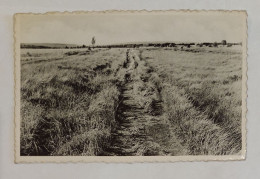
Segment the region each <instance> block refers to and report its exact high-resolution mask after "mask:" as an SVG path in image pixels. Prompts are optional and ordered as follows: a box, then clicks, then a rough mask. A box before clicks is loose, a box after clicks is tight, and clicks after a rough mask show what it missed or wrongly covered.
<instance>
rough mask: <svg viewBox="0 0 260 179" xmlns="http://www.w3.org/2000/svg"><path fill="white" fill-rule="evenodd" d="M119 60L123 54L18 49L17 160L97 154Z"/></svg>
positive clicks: (111, 108) (110, 112)
mask: <svg viewBox="0 0 260 179" xmlns="http://www.w3.org/2000/svg"><path fill="white" fill-rule="evenodd" d="M124 58H125V50H124V49H123V50H120V49H119V50H116V49H111V50H99V49H95V50H93V51H88V50H86V49H85V50H80V51H78V50H77V51H68V50H59V49H56V50H49V49H48V50H44V49H41V50H32V49H30V50H28V49H22V54H21V64H22V66H21V116H22V121H21V155H100V154H101V153H102V150H103V147H104V146H107V143H109V137H110V134H111V128H112V127H113V125H114V123H115V113H114V112H115V108H116V107H117V105H118V96H119V91H118V88H117V85H119V83H120V75H119V72H118V70H119V68H120V65H122V64H123V61H124ZM117 75H118V76H117Z"/></svg>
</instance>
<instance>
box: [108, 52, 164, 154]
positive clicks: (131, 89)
mask: <svg viewBox="0 0 260 179" xmlns="http://www.w3.org/2000/svg"><path fill="white" fill-rule="evenodd" d="M123 68H125V69H126V74H125V83H124V85H123V87H122V89H121V97H120V98H121V103H120V105H119V107H118V110H117V121H118V127H117V128H116V130H115V131H114V132H113V134H112V139H111V140H112V144H111V147H110V155H119V156H132V155H157V154H158V150H159V149H158V148H160V145H159V144H158V143H157V142H156V141H155V139H157V140H160V141H163V140H165V139H164V138H165V136H167V134H166V133H167V130H163V129H164V126H163V124H161V122H160V121H161V119H160V116H161V115H162V105H161V101H160V94H159V93H158V92H157V93H156V92H155V91H153V92H152V93H151V94H149V95H150V97H151V96H154V97H155V98H154V99H153V100H152V101H150V103H149V105H150V106H149V107H150V109H152V110H147V108H146V107H144V105H142V104H144V103H143V101H144V100H146V99H148V98H149V99H150V97H149V96H147V94H145V93H142V91H141V90H140V88H136V87H135V85H136V84H138V83H139V84H142V87H144V89H143V90H145V88H146V87H147V83H149V80H148V78H149V74H148V73H147V71H146V70H145V69H146V67H145V66H144V63H141V61H140V58H139V56H138V55H137V52H134V51H130V50H128V51H127V52H126V61H125V64H124V65H123ZM141 73H145V75H146V78H141V75H142V74H141ZM153 88H156V87H155V86H153ZM158 131H159V133H160V136H158V135H156V134H157V133H158ZM166 138H167V137H166ZM160 154H161V153H160Z"/></svg>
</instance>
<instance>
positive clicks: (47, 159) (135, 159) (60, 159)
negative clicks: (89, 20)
mask: <svg viewBox="0 0 260 179" xmlns="http://www.w3.org/2000/svg"><path fill="white" fill-rule="evenodd" d="M112 13H113V14H116V13H117V14H118V13H121V14H127V13H128V14H129V13H139V14H140V13H143V14H149V13H158V14H159V13H185V14H187V13H238V14H241V13H244V18H245V19H243V20H244V23H245V24H244V28H245V29H244V30H245V34H244V35H245V37H244V38H243V42H242V44H243V59H242V121H241V122H242V129H241V130H242V150H241V152H240V154H239V155H225V156H125V157H123V156H102V157H101V156H44V157H43V156H20V100H19V99H20V45H19V43H20V41H19V35H18V28H20V24H19V23H18V21H19V20H18V18H19V16H21V15H55V14H60V15H65V14H66V15H79V14H84V15H85V14H112ZM247 18H248V14H247V11H246V10H189V9H180V10H172V9H170V10H145V9H144V10H105V11H71V12H70V11H64V12H58V11H51V12H46V13H16V14H14V16H13V32H14V35H13V37H14V128H15V130H14V162H15V163H93V162H99V163H100V162H103V163H146V162H149V163H150V162H198V161H200V162H209V161H234V160H236V161H237V160H245V159H246V152H247V150H246V146H247V144H246V142H247V140H246V135H247V128H246V124H247V118H246V115H247V111H248V109H247V96H248V95H247V79H248V76H247V70H248V66H247V65H248V63H247V56H248V54H247V53H248V21H247ZM18 87H19V88H18ZM17 99H18V100H17Z"/></svg>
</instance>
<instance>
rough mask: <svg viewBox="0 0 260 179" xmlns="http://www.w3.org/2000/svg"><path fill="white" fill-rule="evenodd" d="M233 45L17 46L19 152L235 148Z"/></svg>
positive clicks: (236, 60)
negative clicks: (122, 47) (76, 47)
mask: <svg viewBox="0 0 260 179" xmlns="http://www.w3.org/2000/svg"><path fill="white" fill-rule="evenodd" d="M240 48H241V46H234V47H218V48H215V47H191V48H180V47H172V48H140V49H134V50H133V49H131V50H127V49H120V48H118V49H116V48H112V49H92V50H87V49H74V50H72V49H21V117H22V120H21V145H20V146H21V155H118V153H116V152H117V151H118V150H120V149H122V150H123V148H124V149H125V151H127V152H125V153H123V154H122V151H120V152H121V154H120V155H127V154H129V155H227V154H237V153H239V152H240V150H241V112H242V110H241V103H242V102H241V93H242V90H241V87H242V83H241V77H242V69H241V67H242V52H241V49H240ZM137 134H138V135H137ZM140 134H142V136H141V137H140ZM119 135H121V137H118V136H119ZM138 136H139V137H138ZM115 141H116V142H115ZM129 144H131V146H130V145H129ZM115 148H116V149H115ZM111 151H112V152H111Z"/></svg>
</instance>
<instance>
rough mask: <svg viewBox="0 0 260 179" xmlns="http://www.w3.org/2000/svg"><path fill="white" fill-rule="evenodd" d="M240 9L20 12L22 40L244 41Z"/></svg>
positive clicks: (119, 41) (111, 42)
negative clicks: (39, 13) (78, 12)
mask: <svg viewBox="0 0 260 179" xmlns="http://www.w3.org/2000/svg"><path fill="white" fill-rule="evenodd" d="M242 17H243V16H242V15H241V14H238V13H206V12H203V13H186V14H184V13H180V12H172V13H169V12H168V13H163V12H158V13H119V12H118V13H95V14H77V15H76V14H59V15H57V14H56V15H55V14H52V15H22V16H20V42H21V43H68V44H80V45H81V44H85V45H90V44H91V39H92V37H93V36H95V38H96V45H103V44H116V43H131V42H164V41H170V42H215V41H217V42H220V41H221V40H227V42H242V40H243V35H244V34H245V28H244V25H245V19H244V18H242Z"/></svg>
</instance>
